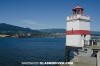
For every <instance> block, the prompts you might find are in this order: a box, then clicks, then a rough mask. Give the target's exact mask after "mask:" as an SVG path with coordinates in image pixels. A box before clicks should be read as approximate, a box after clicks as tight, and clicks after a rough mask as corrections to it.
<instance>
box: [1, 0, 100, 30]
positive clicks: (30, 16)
mask: <svg viewBox="0 0 100 66" xmlns="http://www.w3.org/2000/svg"><path fill="white" fill-rule="evenodd" d="M77 4H79V5H80V6H81V7H83V8H84V10H85V11H84V12H85V14H86V15H88V16H90V18H91V30H95V31H100V1H99V0H0V23H8V24H12V25H17V26H21V27H28V28H32V29H47V28H66V27H65V26H66V17H67V16H70V15H72V8H73V7H75V6H76V5H77Z"/></svg>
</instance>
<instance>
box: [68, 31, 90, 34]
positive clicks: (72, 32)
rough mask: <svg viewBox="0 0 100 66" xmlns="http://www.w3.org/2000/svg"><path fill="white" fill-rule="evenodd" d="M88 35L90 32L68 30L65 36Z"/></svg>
mask: <svg viewBox="0 0 100 66" xmlns="http://www.w3.org/2000/svg"><path fill="white" fill-rule="evenodd" d="M84 34H85V35H90V31H88V30H68V31H67V32H66V35H84Z"/></svg>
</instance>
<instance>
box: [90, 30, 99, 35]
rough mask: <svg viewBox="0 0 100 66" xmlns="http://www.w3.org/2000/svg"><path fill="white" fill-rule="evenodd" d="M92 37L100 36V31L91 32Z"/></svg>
mask: <svg viewBox="0 0 100 66" xmlns="http://www.w3.org/2000/svg"><path fill="white" fill-rule="evenodd" d="M91 35H100V31H91Z"/></svg>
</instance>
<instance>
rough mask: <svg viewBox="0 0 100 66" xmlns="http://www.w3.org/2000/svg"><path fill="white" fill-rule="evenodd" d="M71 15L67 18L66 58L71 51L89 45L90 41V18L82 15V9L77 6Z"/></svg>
mask: <svg viewBox="0 0 100 66" xmlns="http://www.w3.org/2000/svg"><path fill="white" fill-rule="evenodd" d="M72 11H73V15H72V16H67V26H66V29H67V30H66V58H67V61H68V59H69V56H70V52H71V51H78V48H82V47H84V46H86V45H89V40H90V17H89V16H87V15H85V14H84V9H83V8H82V7H80V6H79V5H77V6H76V7H75V8H73V9H72Z"/></svg>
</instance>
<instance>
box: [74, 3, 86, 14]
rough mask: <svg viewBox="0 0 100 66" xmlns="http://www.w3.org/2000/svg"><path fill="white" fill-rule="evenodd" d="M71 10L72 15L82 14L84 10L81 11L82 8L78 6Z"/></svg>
mask: <svg viewBox="0 0 100 66" xmlns="http://www.w3.org/2000/svg"><path fill="white" fill-rule="evenodd" d="M72 10H73V15H74V14H76V15H77V14H83V10H84V9H83V8H82V7H80V6H79V5H77V6H76V7H75V8H73V9H72Z"/></svg>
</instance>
